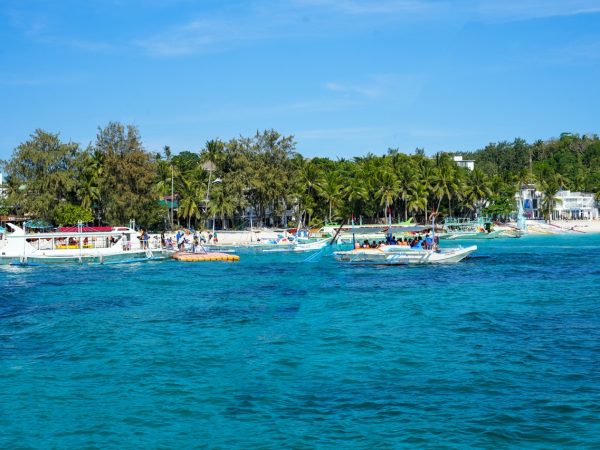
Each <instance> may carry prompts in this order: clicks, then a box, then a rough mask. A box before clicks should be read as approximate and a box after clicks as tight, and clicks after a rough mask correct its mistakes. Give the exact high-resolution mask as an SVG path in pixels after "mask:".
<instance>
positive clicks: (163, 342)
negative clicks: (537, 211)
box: [0, 235, 600, 449]
mask: <svg viewBox="0 0 600 450" xmlns="http://www.w3.org/2000/svg"><path fill="white" fill-rule="evenodd" d="M462 244H463V245H468V244H469V243H468V242H463V243H462ZM445 245H447V246H451V245H457V243H445ZM477 245H479V250H478V252H477V253H476V257H475V258H472V259H469V260H466V261H463V262H461V263H459V264H456V265H451V266H446V267H444V266H438V267H434V266H424V267H373V266H348V265H344V264H343V263H338V262H336V261H334V260H333V258H331V257H330V256H326V255H325V256H321V257H317V258H314V260H312V261H306V258H307V255H289V254H268V255H265V254H263V255H242V257H241V260H240V262H238V263H222V262H210V263H206V262H205V263H182V262H176V261H166V262H148V263H136V264H122V265H119V264H117V265H109V266H90V267H85V266H83V267H80V266H72V267H51V268H48V267H6V268H3V269H0V286H1V290H0V448H7V449H8V448H78V449H79V448H90V449H94V448H96V449H123V448H165V449H167V448H173V449H179V448H220V449H228V448H260V449H280V448H295V449H310V448H330V449H350V448H361V449H379V448H381V449H387V448H486V449H487V448H489V449H496V448H519V449H522V448H539V449H549V448H578V449H585V448H590V449H591V448H600V293H599V287H600V235H595V236H594V235H569V236H546V237H541V236H538V237H536V236H531V237H524V238H521V239H503V240H501V239H497V240H492V241H478V242H477Z"/></svg>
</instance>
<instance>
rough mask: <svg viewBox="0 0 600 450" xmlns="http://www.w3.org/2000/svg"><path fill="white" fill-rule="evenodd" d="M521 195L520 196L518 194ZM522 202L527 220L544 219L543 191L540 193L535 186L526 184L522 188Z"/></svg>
mask: <svg viewBox="0 0 600 450" xmlns="http://www.w3.org/2000/svg"><path fill="white" fill-rule="evenodd" d="M517 195H519V194H517ZM520 196H521V200H522V201H523V215H524V216H525V217H526V218H527V219H543V218H544V215H543V214H542V211H541V207H542V197H543V194H542V192H541V191H538V190H537V189H536V187H535V185H534V184H526V185H524V186H522V187H521V192H520Z"/></svg>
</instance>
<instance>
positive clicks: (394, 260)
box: [334, 245, 477, 265]
mask: <svg viewBox="0 0 600 450" xmlns="http://www.w3.org/2000/svg"><path fill="white" fill-rule="evenodd" d="M476 250H477V246H476V245H472V246H470V247H464V248H463V247H455V248H447V249H439V248H438V249H435V250H434V249H423V248H418V249H417V248H410V247H406V246H401V245H386V246H382V247H379V248H357V249H354V250H349V251H344V252H334V255H335V258H336V259H337V260H338V261H343V262H349V263H361V264H365V263H370V264H384V265H406V264H452V263H457V262H459V261H462V260H463V259H465V258H466V257H467V256H469V255H470V254H471V253H473V252H474V251H476Z"/></svg>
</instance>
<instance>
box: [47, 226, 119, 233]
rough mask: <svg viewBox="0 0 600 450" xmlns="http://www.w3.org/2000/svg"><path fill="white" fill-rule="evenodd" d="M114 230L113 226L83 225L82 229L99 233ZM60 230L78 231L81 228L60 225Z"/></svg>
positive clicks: (64, 231) (86, 231) (67, 231)
mask: <svg viewBox="0 0 600 450" xmlns="http://www.w3.org/2000/svg"><path fill="white" fill-rule="evenodd" d="M112 230H113V227H81V231H83V232H84V233H97V232H106V231H112ZM58 231H59V232H61V233H77V232H79V231H80V230H79V228H78V227H59V228H58Z"/></svg>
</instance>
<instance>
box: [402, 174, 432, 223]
mask: <svg viewBox="0 0 600 450" xmlns="http://www.w3.org/2000/svg"><path fill="white" fill-rule="evenodd" d="M407 208H408V211H409V212H411V213H413V217H414V216H415V214H418V213H419V211H421V210H424V209H426V208H427V191H426V190H425V187H424V186H423V183H421V182H420V181H419V180H417V179H415V180H413V181H412V182H411V183H410V185H409V189H408V196H407Z"/></svg>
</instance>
